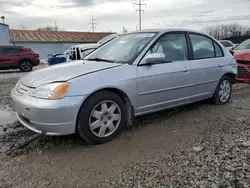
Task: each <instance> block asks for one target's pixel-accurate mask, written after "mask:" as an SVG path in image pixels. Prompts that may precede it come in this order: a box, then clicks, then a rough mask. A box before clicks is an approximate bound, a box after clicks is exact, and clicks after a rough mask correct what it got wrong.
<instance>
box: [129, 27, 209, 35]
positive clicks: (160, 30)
mask: <svg viewBox="0 0 250 188" xmlns="http://www.w3.org/2000/svg"><path fill="white" fill-rule="evenodd" d="M174 31H182V32H194V33H202V34H205V33H203V32H201V31H197V30H191V29H183V28H166V29H145V30H141V31H135V32H131V33H144V32H159V33H165V32H174ZM206 35H207V34H206Z"/></svg>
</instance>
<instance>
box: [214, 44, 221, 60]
mask: <svg viewBox="0 0 250 188" xmlns="http://www.w3.org/2000/svg"><path fill="white" fill-rule="evenodd" d="M214 48H215V55H216V57H223V52H222V50H221V48H220V46H219V45H218V44H217V43H215V42H214Z"/></svg>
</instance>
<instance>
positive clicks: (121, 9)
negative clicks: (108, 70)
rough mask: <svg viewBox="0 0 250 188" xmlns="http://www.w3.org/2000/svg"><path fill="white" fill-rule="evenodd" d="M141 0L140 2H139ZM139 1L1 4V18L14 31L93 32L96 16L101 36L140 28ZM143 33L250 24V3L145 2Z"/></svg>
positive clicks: (0, 0)
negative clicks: (55, 28)
mask: <svg viewBox="0 0 250 188" xmlns="http://www.w3.org/2000/svg"><path fill="white" fill-rule="evenodd" d="M138 1H139V0H137V2H138ZM134 2H136V0H0V16H5V23H6V24H8V25H9V26H10V28H12V29H14V28H15V29H22V28H25V29H36V28H38V27H41V26H46V25H54V24H55V22H56V24H57V25H58V26H59V28H61V29H63V30H67V31H91V27H90V25H89V21H90V18H91V17H92V16H93V17H94V19H95V21H96V23H97V25H96V30H95V31H99V32H103V31H105V32H106V31H112V32H118V33H119V32H122V28H123V26H124V27H125V28H126V29H128V31H135V30H136V28H137V27H138V13H136V11H135V9H136V6H134V5H133V3H134ZM142 3H145V4H146V6H145V7H144V6H143V9H144V10H145V11H144V13H143V14H142V29H152V28H170V27H172V28H173V27H174V28H189V29H196V30H202V29H203V28H204V27H206V26H210V25H217V24H222V23H223V24H227V23H239V24H244V25H247V24H248V25H249V23H250V0H144V1H143V0H142Z"/></svg>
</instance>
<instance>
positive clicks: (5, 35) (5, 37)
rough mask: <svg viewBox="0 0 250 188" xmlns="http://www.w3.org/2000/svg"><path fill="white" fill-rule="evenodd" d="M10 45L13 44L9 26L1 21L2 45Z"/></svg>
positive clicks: (0, 37)
mask: <svg viewBox="0 0 250 188" xmlns="http://www.w3.org/2000/svg"><path fill="white" fill-rule="evenodd" d="M9 45H13V44H12V43H11V42H10V32H9V26H8V25H5V24H2V23H0V46H9Z"/></svg>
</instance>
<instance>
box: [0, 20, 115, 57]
mask: <svg viewBox="0 0 250 188" xmlns="http://www.w3.org/2000/svg"><path fill="white" fill-rule="evenodd" d="M109 34H111V33H107V32H94V33H93V32H73V31H38V30H17V29H9V26H8V25H6V24H0V45H14V46H24V47H27V48H31V49H32V50H33V51H35V52H37V53H39V55H40V59H46V58H47V55H48V54H56V53H63V52H64V51H66V50H67V49H68V48H69V47H70V46H73V45H76V44H84V43H96V42H98V41H99V40H101V39H102V38H104V37H106V36H107V35H109Z"/></svg>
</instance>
